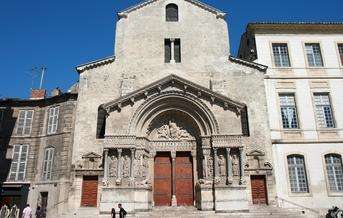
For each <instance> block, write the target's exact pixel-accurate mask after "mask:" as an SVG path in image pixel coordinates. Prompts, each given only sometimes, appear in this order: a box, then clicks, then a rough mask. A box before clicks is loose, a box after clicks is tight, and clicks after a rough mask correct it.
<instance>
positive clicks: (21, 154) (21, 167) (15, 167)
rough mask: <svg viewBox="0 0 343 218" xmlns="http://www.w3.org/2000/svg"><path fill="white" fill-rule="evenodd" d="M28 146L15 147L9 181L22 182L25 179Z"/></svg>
mask: <svg viewBox="0 0 343 218" xmlns="http://www.w3.org/2000/svg"><path fill="white" fill-rule="evenodd" d="M28 150H29V146H28V145H14V147H13V157H12V163H11V169H10V175H9V179H10V180H12V181H22V180H24V179H25V173H26V162H27V155H28Z"/></svg>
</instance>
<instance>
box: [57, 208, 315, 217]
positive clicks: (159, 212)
mask: <svg viewBox="0 0 343 218" xmlns="http://www.w3.org/2000/svg"><path fill="white" fill-rule="evenodd" d="M96 217H99V218H110V217H111V216H110V215H109V214H106V215H99V212H98V209H96V208H80V209H79V210H78V211H77V212H75V213H74V214H70V215H64V216H60V217H59V218H96ZM130 217H138V218H148V217H149V218H169V217H173V218H284V217H287V218H312V217H313V218H317V217H318V216H314V215H313V214H309V213H307V212H303V211H301V210H298V209H283V208H277V207H257V208H252V209H251V210H250V212H246V213H215V212H214V211H198V210H197V209H196V208H194V207H186V208H185V207H178V208H170V207H166V208H163V207H162V208H154V209H153V210H152V211H150V212H137V213H136V214H128V215H127V218H130Z"/></svg>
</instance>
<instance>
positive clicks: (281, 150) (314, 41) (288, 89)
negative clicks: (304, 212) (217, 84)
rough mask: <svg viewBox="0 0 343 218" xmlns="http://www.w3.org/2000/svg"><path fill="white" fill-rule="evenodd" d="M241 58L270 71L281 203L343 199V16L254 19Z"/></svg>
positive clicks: (326, 203)
mask: <svg viewBox="0 0 343 218" xmlns="http://www.w3.org/2000/svg"><path fill="white" fill-rule="evenodd" d="M239 57H240V58H243V59H247V60H250V61H254V62H256V63H259V64H263V65H267V66H269V68H268V70H267V74H266V76H265V86H266V93H267V103H268V113H269V121H270V131H271V137H272V144H273V148H272V150H273V157H274V170H275V171H274V172H275V177H276V192H277V198H278V199H279V204H280V205H281V206H282V207H303V208H311V209H314V210H316V211H322V212H323V211H324V210H327V208H329V207H331V206H332V205H337V206H339V207H342V206H343V203H342V202H343V172H342V155H343V113H342V112H343V92H342V90H343V89H342V87H343V23H251V24H248V26H247V29H246V32H245V33H244V34H243V36H242V38H241V45H240V49H239Z"/></svg>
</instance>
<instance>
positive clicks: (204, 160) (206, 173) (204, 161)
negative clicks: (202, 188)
mask: <svg viewBox="0 0 343 218" xmlns="http://www.w3.org/2000/svg"><path fill="white" fill-rule="evenodd" d="M202 167H203V173H204V175H203V176H204V179H205V180H206V179H207V178H208V171H207V155H206V154H204V155H203V164H202Z"/></svg>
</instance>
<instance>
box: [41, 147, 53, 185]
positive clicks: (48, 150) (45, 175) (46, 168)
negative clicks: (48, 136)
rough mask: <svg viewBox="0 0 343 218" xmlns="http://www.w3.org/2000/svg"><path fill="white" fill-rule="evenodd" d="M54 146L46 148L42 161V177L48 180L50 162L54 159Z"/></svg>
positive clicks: (49, 177)
mask: <svg viewBox="0 0 343 218" xmlns="http://www.w3.org/2000/svg"><path fill="white" fill-rule="evenodd" d="M54 152H55V149H54V148H46V149H45V152H44V162H43V179H45V180H50V179H51V176H52V164H53V160H54Z"/></svg>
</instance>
